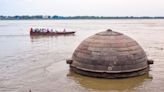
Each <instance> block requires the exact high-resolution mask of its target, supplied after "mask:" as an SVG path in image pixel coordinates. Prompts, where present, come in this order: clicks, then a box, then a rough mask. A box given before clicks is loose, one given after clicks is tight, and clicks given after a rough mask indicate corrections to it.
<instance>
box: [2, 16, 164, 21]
mask: <svg viewBox="0 0 164 92" xmlns="http://www.w3.org/2000/svg"><path fill="white" fill-rule="evenodd" d="M85 19H86V20H92V19H93V20H94V19H100V20H101V19H164V16H155V17H150V16H142V17H135V16H122V17H118V16H112V17H105V16H57V15H54V16H42V15H35V16H27V15H26V16H24V15H23V16H2V15H1V16H0V20H85Z"/></svg>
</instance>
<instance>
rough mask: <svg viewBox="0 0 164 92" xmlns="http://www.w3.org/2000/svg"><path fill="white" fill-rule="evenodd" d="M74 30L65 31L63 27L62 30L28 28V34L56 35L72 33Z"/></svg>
mask: <svg viewBox="0 0 164 92" xmlns="http://www.w3.org/2000/svg"><path fill="white" fill-rule="evenodd" d="M74 33H75V31H66V30H65V29H64V30H63V31H55V32H54V31H53V29H51V30H49V29H44V28H41V29H38V28H37V29H33V28H31V29H30V35H31V36H57V35H72V34H74Z"/></svg>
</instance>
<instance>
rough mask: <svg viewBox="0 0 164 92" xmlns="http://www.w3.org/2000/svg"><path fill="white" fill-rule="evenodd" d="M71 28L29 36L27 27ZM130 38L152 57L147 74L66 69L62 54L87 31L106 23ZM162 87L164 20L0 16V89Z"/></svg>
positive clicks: (148, 91)
mask: <svg viewBox="0 0 164 92" xmlns="http://www.w3.org/2000/svg"><path fill="white" fill-rule="evenodd" d="M30 27H34V28H52V29H56V30H63V29H64V28H66V29H67V30H68V31H76V33H75V35H70V36H48V37H30V35H29V29H30ZM108 28H110V29H112V30H114V31H118V32H121V33H123V34H125V35H128V36H130V37H131V38H133V39H135V40H136V41H137V42H138V43H139V44H140V45H141V46H142V47H143V49H144V50H145V52H146V54H147V56H148V58H149V59H153V60H154V64H153V65H151V67H150V71H149V74H146V75H143V76H139V77H133V78H125V79H98V78H91V77H85V76H81V75H78V74H75V73H73V72H70V71H69V66H68V65H67V64H66V63H65V60H66V59H68V58H71V55H72V53H73V51H74V50H75V48H76V47H77V46H78V45H79V44H80V42H81V41H82V40H84V39H85V38H86V37H88V36H91V35H93V34H95V33H97V32H100V31H105V30H106V29H108ZM30 90H31V92H163V91H164V20H159V19H158V20H157V19H156V20H151V19H150V20H145V19H143V20H26V21H24V20H21V21H0V92H29V91H30Z"/></svg>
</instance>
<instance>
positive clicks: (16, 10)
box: [0, 0, 164, 16]
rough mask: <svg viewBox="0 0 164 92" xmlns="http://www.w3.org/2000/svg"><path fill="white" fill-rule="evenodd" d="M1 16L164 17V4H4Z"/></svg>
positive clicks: (111, 0)
mask: <svg viewBox="0 0 164 92" xmlns="http://www.w3.org/2000/svg"><path fill="white" fill-rule="evenodd" d="M0 15H63V16H76V15H81V16H83V15H89V16H91V15H93V16H164V0H0Z"/></svg>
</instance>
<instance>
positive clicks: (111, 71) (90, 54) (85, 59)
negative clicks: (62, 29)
mask: <svg viewBox="0 0 164 92" xmlns="http://www.w3.org/2000/svg"><path fill="white" fill-rule="evenodd" d="M148 67H149V64H148V62H147V56H146V54H145V52H144V50H143V49H142V47H141V46H140V45H139V44H138V43H137V42H136V41H135V40H133V39H132V38H130V37H128V36H126V35H124V34H122V33H118V32H114V31H112V30H110V29H109V30H107V31H104V32H100V33H97V34H95V35H93V36H90V37H88V38H87V39H85V40H84V41H82V42H81V44H80V45H79V46H78V47H77V48H76V49H75V51H74V53H73V55H72V62H71V63H70V68H71V70H72V71H74V72H76V73H80V74H82V75H87V76H93V77H104V78H122V77H131V76H138V75H142V74H145V73H147V71H148Z"/></svg>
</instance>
